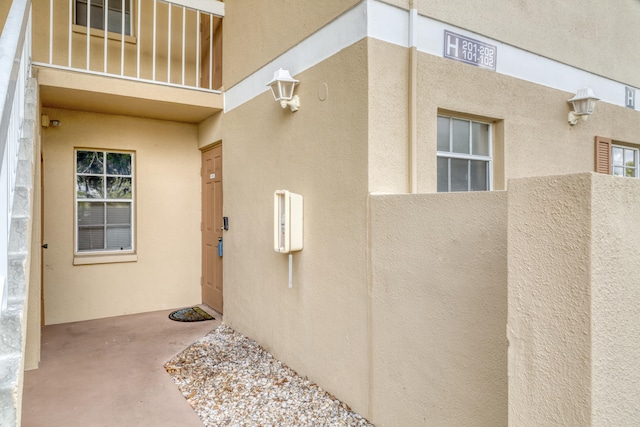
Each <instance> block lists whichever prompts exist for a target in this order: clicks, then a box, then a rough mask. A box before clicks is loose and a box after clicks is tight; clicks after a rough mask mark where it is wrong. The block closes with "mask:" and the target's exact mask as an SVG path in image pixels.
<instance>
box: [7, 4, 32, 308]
mask: <svg viewBox="0 0 640 427" xmlns="http://www.w3.org/2000/svg"><path fill="white" fill-rule="evenodd" d="M30 58H31V0H14V1H13V4H12V6H11V9H10V10H9V15H8V17H7V20H6V22H5V25H4V29H3V31H2V35H1V36H0V168H1V169H0V313H1V312H4V311H5V310H6V309H7V300H8V295H7V291H8V283H7V282H8V280H7V278H8V256H9V253H8V248H9V236H10V228H11V217H12V209H13V199H14V194H15V188H16V170H17V165H18V149H19V147H20V140H21V138H22V137H23V136H24V135H23V133H24V132H25V131H26V130H25V129H24V127H23V125H24V116H25V91H26V85H27V79H28V78H29V77H30V75H31V65H30V61H31V59H30Z"/></svg>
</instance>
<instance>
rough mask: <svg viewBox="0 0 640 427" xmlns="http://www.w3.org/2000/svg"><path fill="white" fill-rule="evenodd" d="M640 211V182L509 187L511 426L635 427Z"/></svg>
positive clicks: (555, 181)
mask: <svg viewBox="0 0 640 427" xmlns="http://www.w3.org/2000/svg"><path fill="white" fill-rule="evenodd" d="M639 203H640V182H638V181H637V180H630V179H622V178H615V177H610V176H604V175H598V174H592V173H584V174H578V175H564V176H550V177H540V178H529V179H518V180H513V181H510V182H509V195H508V205H509V206H508V268H509V274H508V277H509V288H508V325H507V336H508V339H509V425H510V426H540V425H564V426H610V425H616V426H631V425H637V424H636V423H637V420H638V419H640V398H639V396H640V392H639V391H638V390H639V388H638V384H640V374H639V372H640V370H639V369H638V367H637V366H638V365H637V363H636V362H637V360H638V358H640V346H639V345H638V336H640V335H639V334H638V332H639V331H640V316H639V315H638V314H637V307H638V304H639V303H640V290H638V286H637V282H638V277H640V266H639V263H638V262H637V259H638V258H637V257H638V254H639V253H640V243H639V242H640V227H639V226H638V224H640V214H639V213H638V208H637V206H638V204H639Z"/></svg>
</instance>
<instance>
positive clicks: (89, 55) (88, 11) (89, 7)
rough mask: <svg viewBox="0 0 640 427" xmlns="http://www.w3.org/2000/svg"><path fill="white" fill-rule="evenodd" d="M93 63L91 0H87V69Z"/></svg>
mask: <svg viewBox="0 0 640 427" xmlns="http://www.w3.org/2000/svg"><path fill="white" fill-rule="evenodd" d="M90 65H91V0H87V70H88V69H89V66H90Z"/></svg>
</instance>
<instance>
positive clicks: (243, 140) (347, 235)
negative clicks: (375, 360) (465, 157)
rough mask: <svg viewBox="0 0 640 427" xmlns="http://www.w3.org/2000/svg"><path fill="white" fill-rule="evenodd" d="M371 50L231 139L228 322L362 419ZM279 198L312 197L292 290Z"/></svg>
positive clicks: (245, 108) (346, 60) (350, 57)
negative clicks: (276, 242) (278, 238)
mask: <svg viewBox="0 0 640 427" xmlns="http://www.w3.org/2000/svg"><path fill="white" fill-rule="evenodd" d="M366 51H367V45H366V43H365V42H361V43H358V44H356V45H354V46H351V47H349V48H348V49H345V50H344V51H342V52H341V53H339V54H338V55H335V56H334V57H332V58H330V59H328V60H327V61H324V62H323V63H321V64H319V65H318V66H316V67H313V68H311V69H309V70H307V71H305V72H303V73H301V74H300V75H297V76H296V77H297V78H299V79H300V80H301V81H302V82H304V84H301V85H300V86H299V88H298V89H296V93H297V94H298V95H299V96H300V98H301V103H302V106H301V108H300V110H299V111H298V112H296V113H291V111H290V110H289V109H286V110H283V109H281V108H280V106H279V105H278V104H276V103H275V102H274V101H273V97H272V96H271V94H270V93H264V94H262V95H260V96H258V97H257V98H255V99H253V100H252V101H251V102H248V103H246V104H244V105H242V106H240V107H238V108H236V109H234V110H232V111H231V112H229V113H227V114H226V115H225V117H224V128H225V133H224V139H223V158H224V212H225V215H227V216H228V217H229V227H230V228H229V231H227V232H225V237H224V238H225V246H224V249H225V260H224V300H225V302H224V310H225V311H224V320H225V322H226V323H228V324H229V325H230V326H231V327H233V328H235V329H236V330H238V331H239V332H241V333H243V334H245V335H247V336H249V337H251V338H253V339H256V340H257V341H258V342H259V343H260V344H261V345H263V346H264V347H265V348H266V349H267V350H269V351H272V352H273V354H274V355H275V356H276V357H278V358H279V359H280V360H282V361H283V362H285V363H286V364H288V365H289V366H291V367H292V368H293V369H295V370H297V371H298V372H300V373H301V374H302V375H307V376H308V377H309V378H311V379H312V380H313V381H315V382H317V383H318V384H320V385H321V386H322V387H323V388H325V389H327V390H330V391H331V392H332V393H333V394H335V395H336V396H337V397H338V398H341V399H344V400H346V401H347V402H348V403H349V404H350V405H351V406H352V407H353V408H354V409H355V410H357V411H359V412H361V413H364V414H366V413H367V412H368V379H367V375H368V363H367V335H368V332H367V306H368V305H367V285H366V283H367V282H366V280H367V271H366V265H367V264H366V252H367V249H366V248H367V240H366V238H367V229H366V220H365V219H366V212H367V208H366V206H367V125H368V122H367V115H366V109H365V107H364V106H365V105H366V96H367V78H366V76H367V71H366V70H367V69H366V67H367V62H366ZM336 70H351V72H349V73H341V72H336ZM324 83H326V85H327V87H328V98H327V99H326V100H325V101H321V100H320V98H319V97H318V90H319V89H320V87H321V85H323V84H324ZM229 129H233V131H232V132H231V131H229ZM201 131H202V132H205V130H204V129H202V130H201ZM280 189H286V190H290V191H292V192H295V193H299V194H301V195H302V196H303V197H304V249H303V250H302V251H300V252H298V253H295V254H294V255H293V287H292V288H291V289H289V288H288V287H287V282H288V257H287V255H283V254H279V253H276V252H274V250H273V193H274V191H275V190H280Z"/></svg>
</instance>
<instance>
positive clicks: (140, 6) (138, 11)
mask: <svg viewBox="0 0 640 427" xmlns="http://www.w3.org/2000/svg"><path fill="white" fill-rule="evenodd" d="M131 13H133V10H131ZM136 14H137V18H138V24H137V26H136V34H137V36H138V37H137V43H136V49H137V51H136V78H138V79H139V78H140V44H141V43H142V40H141V39H140V16H141V15H142V0H138V10H137V11H136Z"/></svg>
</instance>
